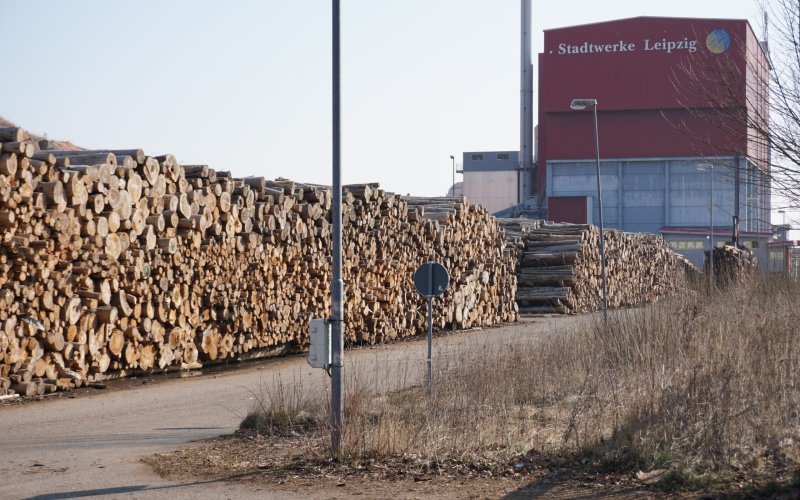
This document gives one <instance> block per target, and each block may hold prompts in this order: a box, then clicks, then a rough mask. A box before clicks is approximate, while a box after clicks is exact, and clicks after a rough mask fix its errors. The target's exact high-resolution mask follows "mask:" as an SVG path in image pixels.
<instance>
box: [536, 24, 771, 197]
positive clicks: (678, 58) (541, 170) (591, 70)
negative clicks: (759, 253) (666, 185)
mask: <svg viewBox="0 0 800 500" xmlns="http://www.w3.org/2000/svg"><path fill="white" fill-rule="evenodd" d="M719 29H722V30H725V31H726V32H727V33H728V34H729V35H730V45H729V47H728V48H727V50H725V51H724V52H721V53H715V51H714V50H712V49H715V50H716V51H718V49H717V47H716V46H715V45H714V43H713V41H714V40H713V39H710V37H713V35H711V34H712V33H713V32H714V31H715V30H719ZM707 41H708V42H709V43H707ZM748 54H749V56H748ZM753 57H757V58H762V57H763V51H762V50H761V47H760V46H759V45H758V41H757V39H756V37H755V35H754V34H753V32H752V29H751V28H750V26H749V24H748V23H747V21H743V20H722V19H683V18H652V17H639V18H631V19H623V20H619V21H610V22H604V23H597V24H590V25H583V26H574V27H569V28H561V29H554V30H548V31H545V37H544V51H543V52H542V53H541V54H539V94H538V95H539V132H538V134H539V135H538V162H537V177H538V185H539V189H540V195H541V194H542V192H541V190H542V189H543V188H544V186H545V179H546V171H545V168H546V162H547V161H549V160H568V159H589V158H592V157H594V142H593V141H592V140H591V137H592V134H593V125H592V119H591V116H590V114H591V112H590V111H583V112H581V111H573V110H571V109H570V102H571V100H572V99H574V98H592V99H597V101H598V121H599V126H598V129H599V135H600V156H601V158H655V157H696V156H701V155H711V156H716V155H721V154H722V153H723V152H725V153H727V154H731V152H735V151H738V152H742V153H744V152H746V151H748V150H752V145H750V144H748V141H747V140H745V139H744V138H743V137H744V135H745V134H741V136H740V138H734V136H735V135H738V134H731V133H730V130H728V131H723V130H722V129H721V127H719V126H718V125H716V124H714V123H711V122H709V121H708V120H707V119H702V118H698V117H696V116H694V115H693V114H692V113H690V112H689V111H688V110H687V107H692V108H699V109H703V108H709V107H712V106H713V105H714V101H716V96H719V99H720V101H723V100H727V101H728V102H730V101H731V100H734V101H738V102H740V103H742V105H744V103H745V101H746V100H745V93H746V85H745V79H744V78H743V77H742V78H741V79H740V81H734V83H733V85H734V87H732V88H725V87H724V86H722V85H720V84H719V83H718V82H714V81H711V80H709V81H708V82H706V83H704V87H703V89H702V90H703V92H697V91H696V89H695V90H692V88H691V87H692V85H689V84H688V83H687V82H691V81H693V80H694V81H695V83H694V84H693V85H695V86H696V85H697V83H696V81H697V80H698V79H701V78H708V76H709V75H708V74H706V75H705V76H704V77H703V76H700V77H698V76H697V75H702V74H703V72H704V71H705V72H707V73H708V70H709V68H714V67H715V66H718V65H720V64H721V63H723V64H724V65H729V66H730V67H731V68H733V70H734V71H738V72H740V74H742V75H744V74H745V73H746V71H747V69H746V68H747V66H748V64H747V59H750V58H753ZM689 73H694V74H695V77H694V78H693V77H690V76H688V74H689ZM731 96H733V97H732V99H731ZM764 99H766V97H764ZM727 126H728V127H730V128H732V129H734V130H737V129H742V124H737V123H733V124H727ZM579 138H580V139H579ZM587 138H588V139H587Z"/></svg>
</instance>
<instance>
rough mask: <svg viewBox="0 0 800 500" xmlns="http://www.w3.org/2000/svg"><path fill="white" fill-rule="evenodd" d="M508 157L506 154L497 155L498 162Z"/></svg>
mask: <svg viewBox="0 0 800 500" xmlns="http://www.w3.org/2000/svg"><path fill="white" fill-rule="evenodd" d="M508 158H509V156H508V153H497V159H498V160H508Z"/></svg>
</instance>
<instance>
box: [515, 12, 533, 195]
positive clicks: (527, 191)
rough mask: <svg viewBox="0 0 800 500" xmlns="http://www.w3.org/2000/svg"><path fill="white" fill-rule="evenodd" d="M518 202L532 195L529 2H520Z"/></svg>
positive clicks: (531, 71) (531, 85) (531, 91)
mask: <svg viewBox="0 0 800 500" xmlns="http://www.w3.org/2000/svg"><path fill="white" fill-rule="evenodd" d="M520 5H521V7H522V15H521V20H522V29H521V30H520V42H521V43H520V99H519V113H520V116H519V134H520V139H519V163H520V171H519V179H518V180H519V195H518V196H519V202H520V203H522V202H523V201H524V200H525V198H527V197H528V196H531V195H532V194H533V186H532V184H533V64H532V61H531V0H520Z"/></svg>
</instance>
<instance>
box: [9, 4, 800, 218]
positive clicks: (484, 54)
mask: <svg viewBox="0 0 800 500" xmlns="http://www.w3.org/2000/svg"><path fill="white" fill-rule="evenodd" d="M330 4H331V2H330V1H327V0H283V1H278V0H260V1H259V0H252V1H247V0H229V1H224V2H223V1H221V0H218V1H201V0H191V1H189V0H169V1H166V0H160V1H155V0H135V1H134V0H115V1H101V0H75V1H69V2H66V1H56V0H52V1H43V0H25V1H22V0H0V46H2V47H5V48H6V54H5V56H4V58H3V64H2V67H3V74H2V75H1V76H0V96H2V99H3V102H2V106H0V115H2V116H4V117H5V118H7V119H9V120H11V121H14V122H16V123H17V124H19V125H21V126H23V127H25V128H27V129H29V130H31V131H33V132H37V133H43V132H46V133H47V134H48V136H49V137H50V138H54V139H69V140H72V141H73V142H75V143H76V144H79V145H82V146H84V147H88V148H100V147H103V148H112V147H113V148H117V147H120V148H122V147H125V148H129V147H141V148H143V149H145V151H147V152H148V154H163V153H167V152H169V153H173V154H175V155H176V156H177V157H178V159H179V160H180V161H181V162H182V163H205V164H209V165H210V166H212V167H214V168H217V169H220V170H231V171H232V172H233V173H234V175H236V176H246V175H263V176H265V177H268V178H275V177H288V178H292V179H295V180H300V181H307V182H313V183H319V184H330V182H331V180H330V179H331V174H330V168H331V153H330V151H331V139H330V135H331V132H330V130H331V125H330V116H331V115H330V107H331V98H330V94H331V90H330V87H331V84H330V68H331V66H330V37H331V35H330V15H331V11H330ZM533 9H534V11H533V34H534V47H533V49H534V50H533V52H534V68H535V61H536V57H535V54H537V53H538V52H539V51H540V50H541V45H542V39H543V35H542V30H544V29H549V28H558V27H563V26H570V25H575V24H584V23H590V22H598V21H605V20H611V19H619V18H625V17H635V16H644V15H646V16H674V17H710V18H744V19H749V20H750V22H751V24H753V26H754V28H755V30H756V32H759V33H760V32H761V28H760V25H761V23H760V19H759V15H758V10H757V7H756V3H755V0H703V1H698V0H670V1H664V0H659V1H645V0H637V1H634V0H628V1H624V0H619V1H613V0H608V1H603V2H599V1H595V0H571V1H570V0H565V1H552V0H548V1H545V0H534V1H533ZM519 11H520V2H519V0H403V1H389V0H342V51H343V52H342V89H343V94H342V113H343V129H342V141H343V142H342V168H343V179H344V182H345V183H356V182H380V183H381V186H382V187H384V188H385V189H387V190H389V191H393V192H398V193H402V194H405V193H412V194H418V195H428V196H438V195H443V194H444V193H445V192H446V191H447V189H448V188H449V186H450V183H451V177H452V170H451V161H450V158H449V156H450V155H455V156H456V158H457V161H459V162H460V159H461V154H462V152H464V151H475V150H517V149H518V148H519V90H520V89H519V81H520V78H519V45H520V44H519V28H520V20H519V14H520V13H519ZM535 78H536V74H534V79H535ZM534 81H535V80H534ZM535 88H536V85H535V84H534V89H535ZM537 98H538V97H537V96H536V95H534V102H536V100H537ZM535 117H536V114H535V110H534V121H535ZM457 180H460V176H459V177H458V178H457ZM777 222H780V220H778V221H777ZM787 222H788V221H787Z"/></svg>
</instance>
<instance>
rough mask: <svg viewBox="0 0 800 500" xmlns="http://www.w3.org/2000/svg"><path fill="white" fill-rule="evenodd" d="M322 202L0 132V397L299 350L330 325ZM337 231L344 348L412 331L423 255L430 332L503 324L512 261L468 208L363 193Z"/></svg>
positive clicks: (135, 157) (509, 302)
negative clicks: (311, 330) (322, 322)
mask: <svg viewBox="0 0 800 500" xmlns="http://www.w3.org/2000/svg"><path fill="white" fill-rule="evenodd" d="M45 147H46V145H45ZM330 207H331V191H330V188H329V187H326V186H318V185H310V184H301V183H296V182H292V181H289V180H286V179H276V180H272V181H270V180H266V179H264V178H261V177H250V178H244V179H235V178H233V177H231V175H230V174H229V173H228V172H219V171H215V170H214V169H211V168H209V167H208V166H206V165H180V164H179V163H178V161H177V160H176V159H175V158H174V157H173V156H172V155H163V156H148V155H146V154H145V153H144V151H142V150H141V149H127V150H97V151H71V150H47V149H39V145H38V144H34V143H33V142H32V141H30V140H29V137H28V135H27V134H26V133H25V132H24V131H23V130H21V129H18V128H0V268H1V269H2V272H0V396H2V395H5V394H7V393H18V394H22V395H34V394H42V393H43V392H48V391H55V390H57V389H59V388H70V387H74V386H79V385H82V384H85V383H88V382H92V381H97V380H102V379H105V378H109V377H120V376H125V375H128V374H131V373H135V372H141V371H144V372H147V371H152V370H167V369H171V368H176V367H182V368H191V367H198V366H201V365H202V364H203V363H207V362H212V361H220V360H226V359H241V358H245V357H249V356H252V355H253V352H256V351H259V350H261V349H265V348H270V347H274V346H278V345H284V344H295V345H299V346H303V345H305V344H306V343H307V329H308V323H309V319H310V318H312V317H324V316H327V315H328V313H329V306H330V300H329V289H330V257H329V256H330V230H331V228H330V223H331V212H330ZM343 222H344V246H345V248H344V252H343V255H344V278H345V280H346V283H347V290H346V300H347V302H346V314H347V315H346V326H345V332H346V335H347V339H348V341H349V342H365V343H372V342H380V341H383V340H389V339H393V338H397V337H403V336H407V335H413V334H416V333H419V332H422V331H424V328H425V314H424V309H423V307H422V305H423V304H424V302H423V301H422V300H421V299H420V297H419V296H418V295H417V294H416V292H415V291H414V289H413V282H412V275H413V272H414V270H415V269H416V267H417V266H418V265H419V264H420V263H421V262H423V261H424V260H426V259H427V258H428V257H429V256H432V257H433V258H436V259H437V260H440V261H442V262H443V264H445V266H446V267H448V269H449V270H450V273H451V288H450V290H449V291H448V293H447V294H446V295H445V296H444V297H443V299H437V301H436V307H437V315H436V318H437V326H438V327H439V328H468V327H471V326H478V325H489V324H495V323H498V322H506V321H513V320H515V319H516V306H515V304H514V300H513V298H514V286H515V280H516V278H515V271H516V261H515V259H514V258H513V253H512V252H511V251H510V250H509V248H508V247H507V245H506V243H505V241H504V238H503V233H502V231H501V230H500V228H499V226H498V225H497V223H496V222H495V221H494V220H493V219H492V218H491V217H490V216H489V214H488V213H486V211H485V210H484V209H483V208H481V207H477V206H474V205H469V204H468V203H466V201H465V200H463V199H444V200H442V199H432V200H426V199H417V198H408V199H405V198H403V197H400V196H397V195H395V194H391V193H386V192H384V191H382V190H381V189H379V188H378V186H377V185H371V184H366V185H365V184H362V185H354V186H348V187H346V189H345V192H344V202H343Z"/></svg>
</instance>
